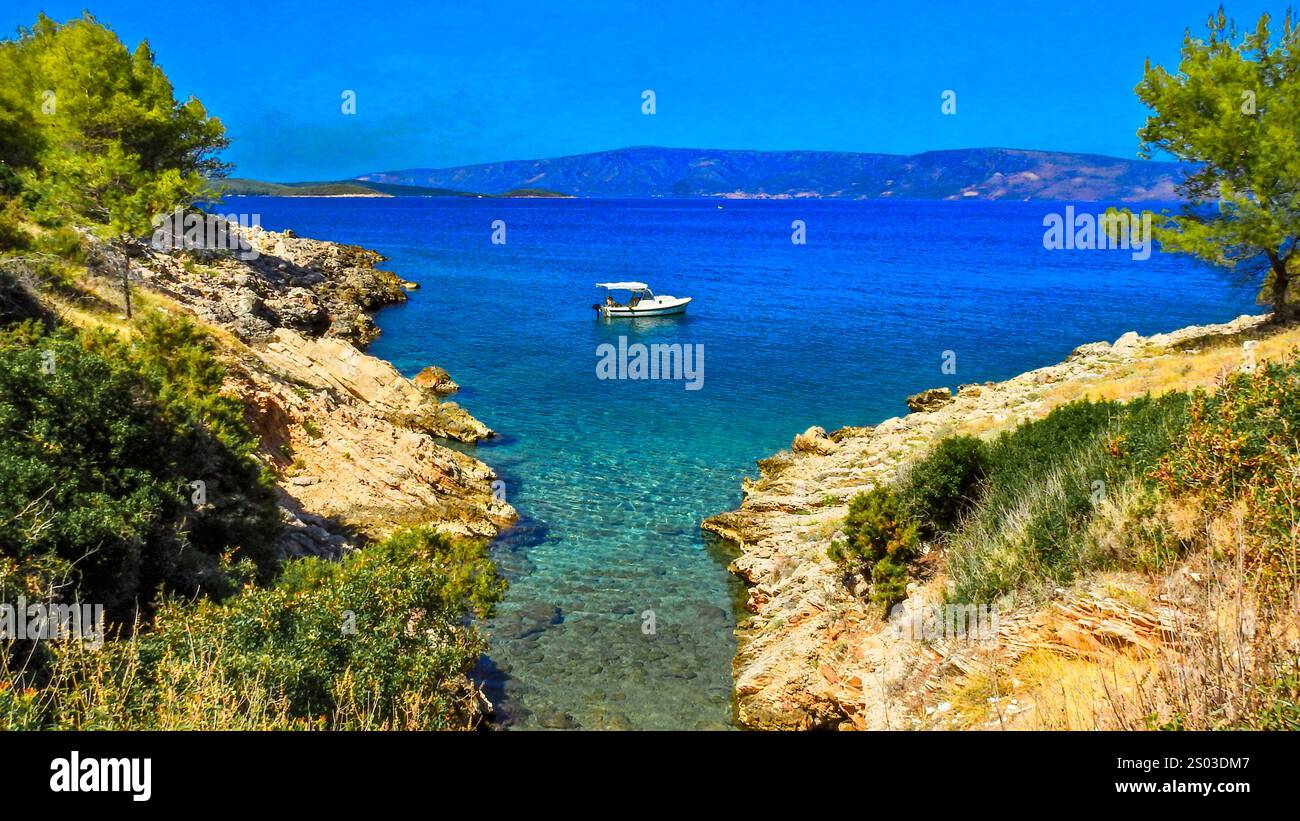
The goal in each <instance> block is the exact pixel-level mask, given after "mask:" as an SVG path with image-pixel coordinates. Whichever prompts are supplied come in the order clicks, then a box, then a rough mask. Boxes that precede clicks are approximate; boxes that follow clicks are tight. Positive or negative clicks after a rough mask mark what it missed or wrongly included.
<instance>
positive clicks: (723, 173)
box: [357, 147, 1182, 201]
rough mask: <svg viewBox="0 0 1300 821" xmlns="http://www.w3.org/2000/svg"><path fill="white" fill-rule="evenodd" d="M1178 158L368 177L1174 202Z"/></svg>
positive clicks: (683, 164)
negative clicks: (1168, 161) (1167, 161)
mask: <svg viewBox="0 0 1300 821" xmlns="http://www.w3.org/2000/svg"><path fill="white" fill-rule="evenodd" d="M1181 179H1182V171H1181V169H1180V167H1179V166H1178V165H1177V164H1176V163H1161V162H1147V161H1141V160H1126V159H1118V158H1115V157H1103V156H1099V155H1094V154H1071V153H1065V152H1053V151H1028V150H1020V149H1009V148H972V149H962V150H955V151H929V152H926V153H924V154H915V155H911V156H903V155H895V154H858V153H844V152H831V151H731V150H721V149H690V148H655V147H636V148H621V149H617V150H613V151H599V152H595V153H591V154H578V155H575V156H570V157H555V158H551V159H540V160H516V161H510V162H497V163H486V164H482V165H468V166H460V167H455V168H413V169H406V170H397V171H383V172H375V173H371V174H364V175H362V176H360V177H358V178H357V180H358V181H359V182H363V183H376V182H377V183H388V184H399V185H412V186H427V187H433V188H444V189H454V190H460V191H481V192H485V193H488V194H501V193H505V192H507V191H511V190H514V189H522V188H538V187H540V188H545V189H547V190H549V191H553V192H558V193H561V194H568V195H571V196H577V197H736V198H750V197H755V198H757V197H775V198H799V197H809V198H818V197H827V198H841V199H878V198H895V199H987V200H998V199H1018V200H1024V199H1030V200H1124V201H1144V200H1170V199H1175V198H1176V191H1175V187H1176V186H1177V184H1178V182H1179V181H1180V180H1181Z"/></svg>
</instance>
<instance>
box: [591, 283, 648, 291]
mask: <svg viewBox="0 0 1300 821" xmlns="http://www.w3.org/2000/svg"><path fill="white" fill-rule="evenodd" d="M596 287H597V288H608V289H609V290H611V291H644V290H646V289H647V288H649V287H650V286H648V285H646V284H645V283H644V282H597V283H596Z"/></svg>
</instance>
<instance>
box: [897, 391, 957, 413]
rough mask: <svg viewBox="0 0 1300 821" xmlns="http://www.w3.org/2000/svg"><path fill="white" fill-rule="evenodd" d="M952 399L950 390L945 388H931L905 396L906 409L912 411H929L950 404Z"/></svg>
mask: <svg viewBox="0 0 1300 821" xmlns="http://www.w3.org/2000/svg"><path fill="white" fill-rule="evenodd" d="M952 401H953V396H952V391H950V390H948V389H947V388H931V389H929V390H928V391H921V392H920V393H917V394H913V395H911V396H909V397H907V409H908V410H910V411H912V412H913V413H930V412H931V411H937V410H938V409H939V408H942V407H944V406H945V405H950V404H952Z"/></svg>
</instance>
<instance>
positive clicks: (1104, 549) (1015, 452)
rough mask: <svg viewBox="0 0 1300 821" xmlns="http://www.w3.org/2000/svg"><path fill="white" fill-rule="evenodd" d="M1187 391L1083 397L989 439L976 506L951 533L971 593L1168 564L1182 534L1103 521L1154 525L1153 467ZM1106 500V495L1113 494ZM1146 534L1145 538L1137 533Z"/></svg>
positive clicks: (952, 555)
mask: <svg viewBox="0 0 1300 821" xmlns="http://www.w3.org/2000/svg"><path fill="white" fill-rule="evenodd" d="M1187 401H1188V400H1187V396H1186V395H1184V394H1177V393H1174V394H1169V395H1166V396H1162V397H1160V398H1158V399H1152V398H1142V399H1136V400H1134V401H1132V402H1128V403H1120V402H1089V401H1080V402H1074V403H1070V404H1068V405H1062V406H1061V407H1059V408H1056V409H1055V410H1053V411H1052V412H1051V413H1050V414H1048V415H1047V416H1046V417H1044V418H1043V419H1040V420H1037V421H1034V422H1029V423H1027V424H1024V425H1021V426H1020V427H1018V428H1016V429H1014V430H1011V431H1007V432H1005V433H1003V434H1002V435H1000V436H999V437H998V438H997V439H996V440H994V442H993V443H992V444H991V445H990V446H989V450H988V461H987V465H988V469H987V471H988V472H987V478H986V480H985V482H984V488H983V489H984V492H983V495H982V497H981V498H980V501H979V504H978V506H977V507H976V508H974V509H972V511H971V513H970V515H969V516H968V518H967V521H966V522H965V523H964V525H963V526H962V527H961V529H960V530H959V531H957V532H954V533H953V534H951V536H950V538H949V545H950V549H949V571H950V573H951V575H952V578H953V580H954V582H955V583H956V585H957V593H958V595H959V596H961V597H962V598H963V599H964V600H968V601H992V600H994V599H996V598H998V597H999V596H1002V595H1004V594H1007V593H1011V592H1013V591H1027V592H1030V593H1031V594H1035V595H1036V594H1039V593H1041V592H1042V591H1045V590H1047V589H1050V588H1051V587H1054V586H1057V585H1062V584H1068V583H1069V582H1070V581H1072V580H1073V579H1075V578H1076V577H1077V576H1078V575H1079V574H1080V573H1081V572H1083V571H1085V570H1088V569H1096V568H1102V567H1135V566H1139V565H1141V566H1151V565H1152V564H1155V563H1158V564H1163V563H1165V562H1167V561H1169V560H1170V559H1171V558H1175V557H1176V556H1177V555H1178V548H1179V546H1178V545H1177V543H1176V542H1174V541H1173V540H1170V539H1166V538H1163V535H1162V534H1160V533H1156V532H1146V533H1138V532H1136V531H1133V532H1132V533H1131V535H1132V536H1133V538H1129V539H1123V538H1118V535H1119V534H1108V533H1105V532H1104V531H1102V530H1101V529H1100V528H1099V527H1097V514H1098V511H1099V510H1100V509H1101V508H1102V507H1103V505H1109V508H1108V509H1114V508H1115V504H1119V505H1120V506H1121V507H1122V509H1114V510H1113V511H1112V513H1113V515H1115V516H1116V517H1118V524H1120V525H1128V524H1132V525H1134V526H1137V525H1139V524H1140V525H1141V527H1143V528H1145V529H1146V530H1147V531H1152V530H1153V528H1154V529H1157V530H1158V527H1157V526H1156V525H1155V524H1154V523H1153V522H1152V521H1151V519H1152V516H1153V510H1152V509H1151V506H1152V505H1154V504H1157V503H1158V500H1155V499H1154V498H1153V497H1152V496H1151V495H1150V494H1149V493H1147V492H1145V489H1147V488H1149V486H1150V485H1151V480H1150V478H1149V474H1150V472H1151V470H1152V469H1153V468H1154V466H1155V465H1156V464H1157V463H1158V462H1159V460H1160V458H1161V456H1162V455H1163V454H1165V453H1167V452H1168V451H1169V450H1170V448H1171V447H1173V443H1174V442H1175V441H1177V440H1178V438H1179V437H1180V436H1181V433H1182V431H1183V429H1184V426H1185V424H1186V416H1187V413H1186V409H1187ZM1108 500H1109V501H1108ZM1139 536H1141V538H1138V537H1139Z"/></svg>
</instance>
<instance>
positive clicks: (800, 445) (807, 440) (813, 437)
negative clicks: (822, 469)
mask: <svg viewBox="0 0 1300 821" xmlns="http://www.w3.org/2000/svg"><path fill="white" fill-rule="evenodd" d="M838 447H839V445H838V444H836V443H835V442H834V441H833V440H832V439H831V438H830V437H829V436H827V435H826V431H825V430H823V429H821V428H819V427H817V426H815V425H814V426H813V427H811V428H808V430H806V431H804V432H803V433H801V434H799V435H798V436H796V437H795V438H794V442H793V443H792V444H791V445H790V449H791V450H793V451H794V452H795V453H820V454H827V453H834V452H835V450H836V449H837V448H838Z"/></svg>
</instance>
